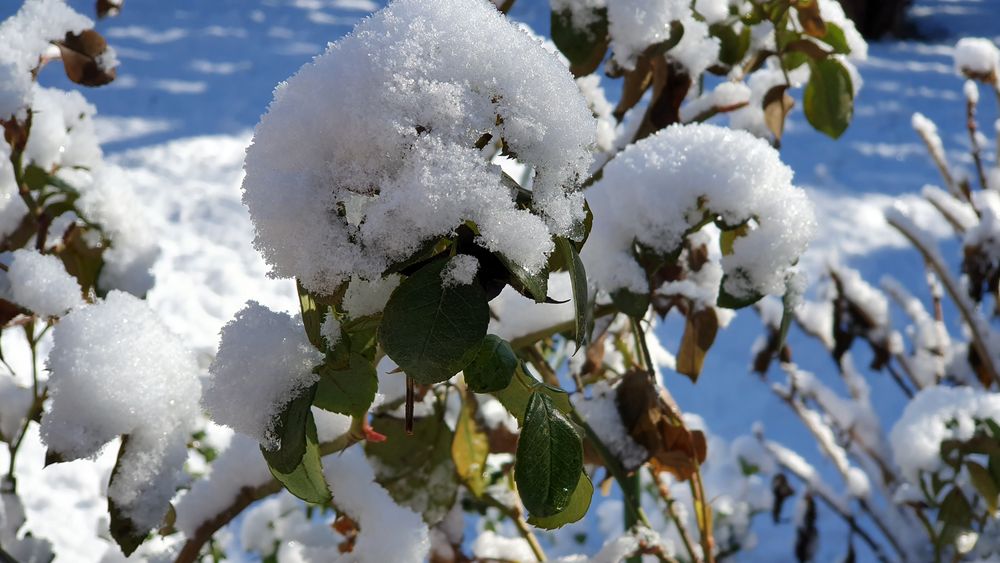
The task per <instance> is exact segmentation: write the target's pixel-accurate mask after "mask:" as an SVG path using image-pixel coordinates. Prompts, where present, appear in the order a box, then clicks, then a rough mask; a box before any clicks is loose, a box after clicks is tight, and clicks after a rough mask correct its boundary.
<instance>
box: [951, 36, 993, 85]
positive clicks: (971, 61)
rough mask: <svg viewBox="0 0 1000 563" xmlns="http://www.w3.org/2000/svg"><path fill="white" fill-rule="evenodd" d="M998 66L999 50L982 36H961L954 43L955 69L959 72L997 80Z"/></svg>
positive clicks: (977, 77)
mask: <svg viewBox="0 0 1000 563" xmlns="http://www.w3.org/2000/svg"><path fill="white" fill-rule="evenodd" d="M998 68H1000V50H998V49H997V46H996V45H995V44H994V43H993V41H990V40H989V39H985V38H982V37H963V38H962V39H959V40H958V43H956V44H955V70H957V71H958V73H959V74H962V75H965V76H968V77H969V78H974V79H978V80H986V79H989V81H990V82H994V81H996V80H997V69H998Z"/></svg>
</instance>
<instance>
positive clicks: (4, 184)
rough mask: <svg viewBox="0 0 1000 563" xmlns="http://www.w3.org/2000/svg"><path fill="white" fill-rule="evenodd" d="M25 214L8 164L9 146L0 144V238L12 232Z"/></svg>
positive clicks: (12, 168)
mask: <svg viewBox="0 0 1000 563" xmlns="http://www.w3.org/2000/svg"><path fill="white" fill-rule="evenodd" d="M27 214H28V206H27V205H25V204H24V200H23V199H21V196H20V195H19V194H18V189H17V180H16V179H15V178H14V166H13V165H12V164H11V162H10V145H8V144H7V143H0V238H3V237H6V236H7V235H9V234H10V233H12V232H14V230H15V229H17V227H18V226H19V225H20V224H21V220H22V219H23V218H24V216H25V215H27Z"/></svg>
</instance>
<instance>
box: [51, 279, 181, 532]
mask: <svg viewBox="0 0 1000 563" xmlns="http://www.w3.org/2000/svg"><path fill="white" fill-rule="evenodd" d="M48 369H49V371H50V376H49V380H48V394H49V398H50V403H49V405H48V407H47V409H46V411H45V414H44V415H43V417H42V427H41V433H42V439H43V440H44V441H45V443H46V444H47V445H48V447H49V449H50V451H52V452H56V453H58V454H59V455H61V456H62V457H63V458H65V459H67V460H73V459H79V458H83V457H89V456H95V455H96V454H97V453H98V452H99V451H100V450H101V448H102V447H103V446H104V445H105V444H106V443H107V442H109V441H111V440H112V439H114V438H115V437H117V436H119V435H125V436H128V447H126V450H125V452H126V453H125V455H124V456H122V458H121V459H120V461H119V465H118V472H117V474H116V475H115V478H114V479H113V480H112V484H111V486H110V487H109V489H108V495H109V497H110V498H111V499H112V500H113V501H114V502H115V503H116V504H117V505H118V506H119V507H120V509H121V510H122V511H123V512H124V513H125V514H126V515H127V516H128V517H129V518H130V519H131V520H132V521H133V522H134V523H135V525H136V526H137V527H138V528H139V529H150V528H153V527H154V526H156V525H158V524H159V523H160V521H161V520H162V518H163V516H164V514H166V511H167V502H168V501H169V500H170V498H171V497H172V496H173V494H174V491H175V490H176V487H177V485H178V484H179V483H180V472H181V469H182V467H183V464H184V460H185V459H186V458H187V452H186V444H187V439H188V433H189V431H190V427H191V424H192V421H193V420H194V419H195V417H196V416H197V415H198V412H199V409H198V397H199V395H200V393H201V383H200V381H199V379H198V369H197V365H196V364H195V361H194V358H193V356H192V355H191V354H190V352H188V351H187V350H186V349H185V348H184V345H183V343H182V342H181V341H180V340H179V339H178V338H177V337H176V336H174V335H173V334H171V333H170V332H169V331H168V330H167V329H166V328H165V327H163V325H162V324H161V323H160V321H159V319H157V317H156V314H155V313H153V311H151V310H150V309H149V307H148V306H147V305H146V304H145V303H143V302H142V301H140V300H139V299H136V298H135V297H133V296H131V295H129V294H126V293H122V292H118V291H112V292H110V293H109V294H108V296H107V297H106V298H105V299H104V300H102V301H99V302H97V303H95V304H93V305H87V306H84V307H81V308H79V309H76V310H74V311H72V312H70V313H69V314H68V315H66V316H65V317H64V318H63V319H62V320H61V322H60V323H59V325H58V326H56V328H55V329H54V330H53V348H52V352H51V354H50V355H49V359H48Z"/></svg>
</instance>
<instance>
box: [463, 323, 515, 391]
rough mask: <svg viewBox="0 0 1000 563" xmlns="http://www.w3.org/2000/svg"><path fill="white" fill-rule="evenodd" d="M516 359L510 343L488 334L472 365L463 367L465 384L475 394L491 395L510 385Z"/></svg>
mask: <svg viewBox="0 0 1000 563" xmlns="http://www.w3.org/2000/svg"><path fill="white" fill-rule="evenodd" d="M517 365H518V359H517V356H516V355H514V349H513V348H511V347H510V343H509V342H507V341H506V340H504V339H503V338H500V337H499V336H497V335H495V334H488V335H486V338H484V339H483V343H482V344H481V345H480V346H479V353H477V354H476V358H475V359H474V360H472V363H470V364H469V365H467V366H465V370H464V372H465V384H466V385H468V387H469V389H470V390H472V391H474V392H476V393H492V392H493V391H500V390H501V389H505V388H506V387H507V386H508V385H510V381H511V379H512V378H513V377H514V372H515V371H517Z"/></svg>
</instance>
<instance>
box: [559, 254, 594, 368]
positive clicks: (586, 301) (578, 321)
mask: <svg viewBox="0 0 1000 563" xmlns="http://www.w3.org/2000/svg"><path fill="white" fill-rule="evenodd" d="M556 252H559V253H560V254H562V257H563V260H564V261H565V263H566V264H567V265H568V266H569V278H570V283H572V285H573V306H574V307H575V308H576V316H575V318H574V321H575V325H576V330H575V334H574V337H573V340H575V341H576V349H577V350H579V349H580V348H583V347H584V346H586V345H587V340H588V337H589V334H590V326H591V322H593V319H592V318H591V313H592V311H591V309H590V292H589V290H588V288H587V271H586V270H584V268H583V260H580V254H579V253H577V251H576V247H575V246H573V243H572V242H570V241H569V240H567V239H564V238H562V237H557V238H556Z"/></svg>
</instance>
